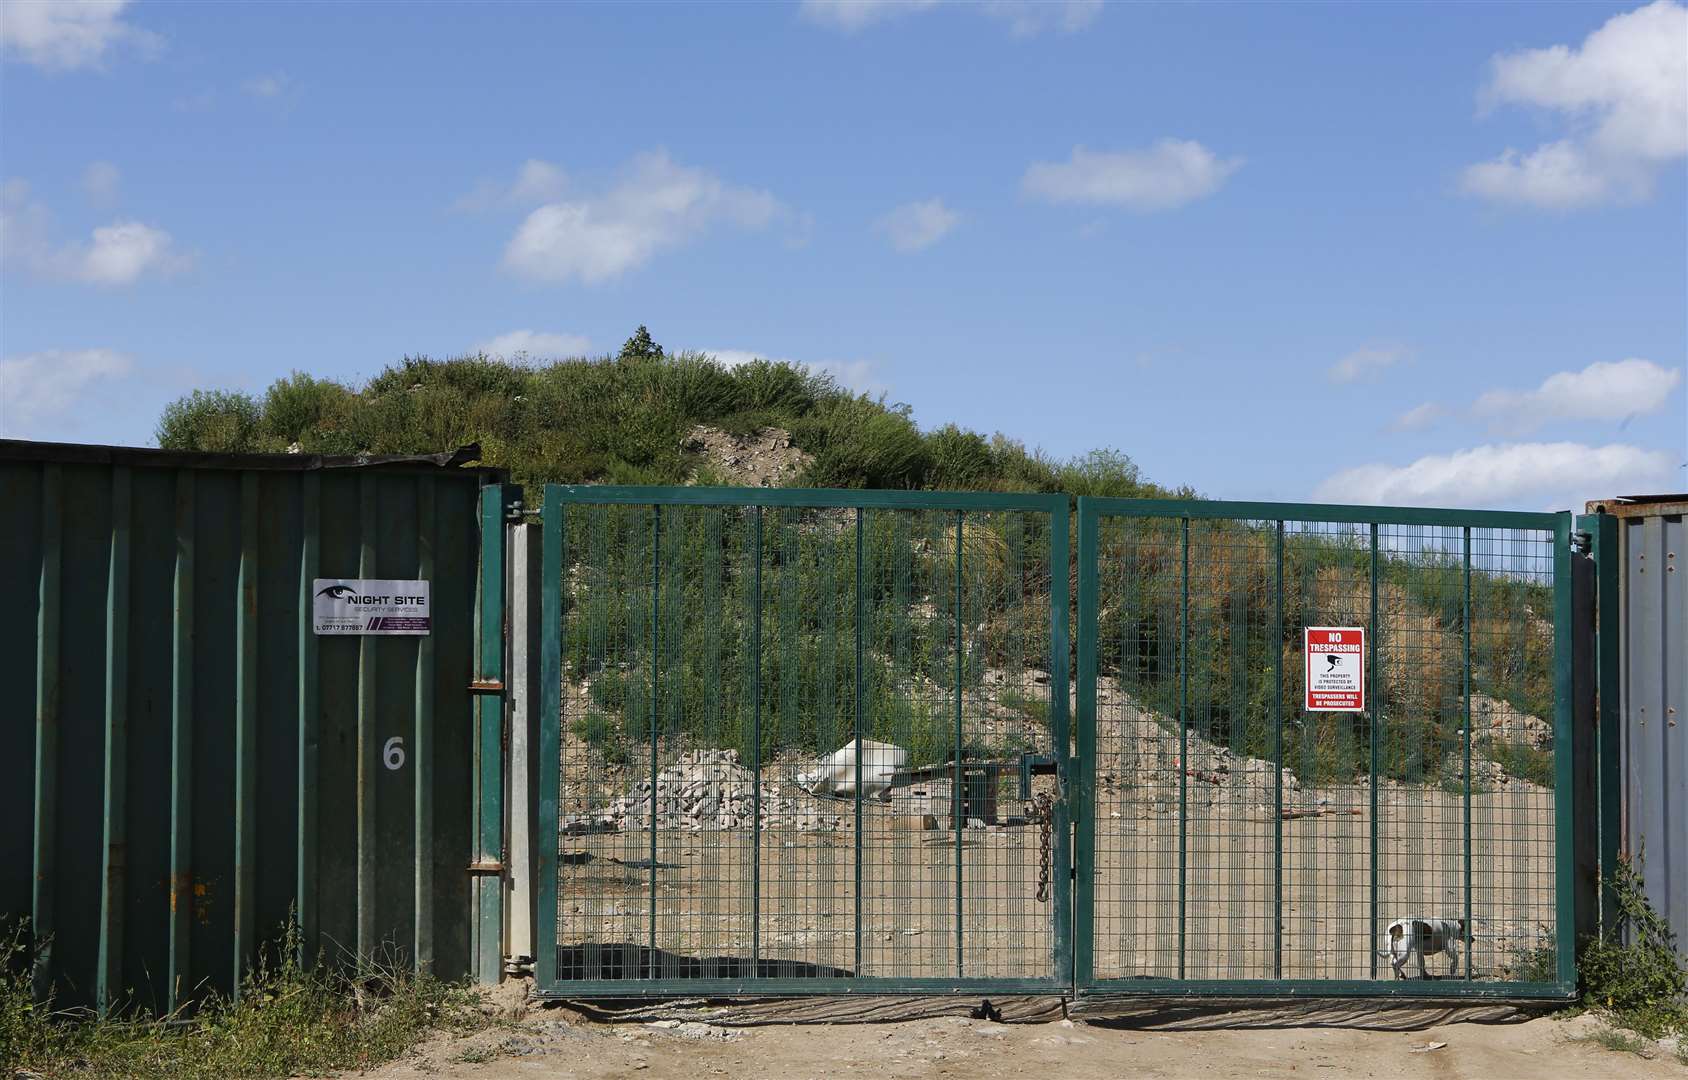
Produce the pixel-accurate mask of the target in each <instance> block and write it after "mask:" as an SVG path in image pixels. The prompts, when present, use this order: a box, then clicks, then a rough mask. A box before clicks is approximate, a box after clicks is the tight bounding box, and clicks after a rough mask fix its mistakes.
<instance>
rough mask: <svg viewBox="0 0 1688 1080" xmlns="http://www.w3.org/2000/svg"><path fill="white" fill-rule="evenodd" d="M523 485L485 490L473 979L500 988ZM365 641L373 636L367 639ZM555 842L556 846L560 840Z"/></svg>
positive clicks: (478, 663) (477, 710) (477, 691)
mask: <svg viewBox="0 0 1688 1080" xmlns="http://www.w3.org/2000/svg"><path fill="white" fill-rule="evenodd" d="M520 490H521V489H520V488H515V487H508V488H507V487H505V486H504V485H500V484H489V485H487V486H486V487H483V488H482V489H481V500H480V519H481V520H480V525H481V536H480V546H481V579H480V590H479V591H480V627H479V638H478V640H479V650H478V655H477V657H476V664H475V667H476V670H477V672H478V678H477V679H476V680H475V687H474V689H475V760H474V766H475V767H474V776H475V783H474V789H475V819H474V820H475V863H474V866H473V867H472V868H471V870H472V872H473V874H474V906H475V913H476V915H475V927H474V939H473V940H474V950H473V952H474V957H473V964H474V970H475V978H476V979H477V980H478V981H480V982H482V983H496V982H498V980H499V977H500V976H501V975H502V974H503V967H504V958H503V956H502V955H501V954H502V952H503V944H504V882H503V875H504V674H505V673H504V608H505V596H504V588H505V586H504V556H505V552H504V519H505V510H506V507H507V506H508V505H509V503H510V502H511V501H513V500H514V499H516V498H519V495H518V494H517V493H518V492H520ZM362 640H364V641H369V640H371V639H370V638H367V637H366V638H364V639H362ZM555 842H556V841H555V840H552V841H551V843H553V844H554V843H555Z"/></svg>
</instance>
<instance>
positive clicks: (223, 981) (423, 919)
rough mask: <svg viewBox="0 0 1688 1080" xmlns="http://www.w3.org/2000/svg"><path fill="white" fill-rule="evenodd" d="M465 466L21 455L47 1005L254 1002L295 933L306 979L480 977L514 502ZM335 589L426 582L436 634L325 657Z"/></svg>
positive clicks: (1, 620) (19, 756) (27, 679)
mask: <svg viewBox="0 0 1688 1080" xmlns="http://www.w3.org/2000/svg"><path fill="white" fill-rule="evenodd" d="M465 459H466V460H474V455H473V454H472V453H471V452H466V451H460V452H459V453H457V454H455V455H438V456H434V457H413V458H388V459H362V460H359V459H349V458H323V457H317V456H313V455H238V456H219V455H203V454H179V453H170V452H164V451H154V450H132V449H117V448H108V447H91V446H71V445H60V444H48V443H29V442H15V441H0V521H3V522H4V527H3V528H0V605H3V609H0V688H3V690H0V694H3V697H0V700H3V701H4V718H3V721H0V762H3V763H4V768H5V769H6V770H7V776H6V782H5V783H4V784H0V814H3V820H4V821H5V823H6V824H5V827H4V828H3V829H0V845H3V849H0V867H3V870H0V917H4V918H6V919H8V920H11V921H16V920H18V919H19V918H20V917H27V918H28V919H29V920H30V922H31V924H32V927H33V931H34V934H35V936H36V939H37V941H38V942H43V943H44V946H43V951H42V953H41V956H40V958H39V961H38V963H37V966H36V971H35V978H36V990H37V993H39V994H44V993H46V992H48V991H49V990H51V991H52V992H53V994H54V996H55V1000H56V1002H57V1003H59V1004H61V1005H68V1004H88V1005H94V1006H97V1007H102V1008H120V1007H126V1006H133V1007H136V1008H140V1009H143V1010H150V1011H160V1012H162V1011H168V1010H171V1009H174V1008H176V1007H177V1006H178V1005H180V1004H183V1003H185V1002H189V1001H191V1000H193V999H194V998H195V997H197V996H200V995H203V994H204V993H206V992H208V991H210V990H215V991H218V992H222V993H231V992H237V989H238V985H239V980H240V977H241V975H242V974H243V973H244V971H245V970H246V969H247V968H248V967H249V966H250V965H251V964H252V963H253V962H254V960H255V959H256V958H257V956H258V955H259V950H260V949H261V948H262V947H263V946H264V944H265V943H266V942H273V941H275V940H276V938H277V936H278V934H279V933H280V931H281V930H282V928H283V927H284V925H285V923H286V922H287V920H288V919H289V917H290V915H293V916H296V918H297V919H298V922H299V925H300V928H301V930H302V932H303V940H304V946H305V949H306V951H307V953H308V954H309V955H310V956H311V957H316V956H322V957H325V958H327V959H328V960H330V961H332V962H351V961H352V960H353V959H355V958H356V957H358V956H366V957H367V956H379V957H381V958H383V959H384V960H386V961H389V962H398V963H401V964H404V965H406V966H414V967H416V968H418V969H431V970H433V971H435V972H437V973H439V974H441V975H445V976H457V975H461V974H464V973H466V972H468V971H470V970H471V968H472V967H475V966H476V965H474V964H473V963H472V960H471V955H472V952H473V950H474V949H475V948H476V947H477V944H478V943H477V941H476V940H475V938H474V936H473V928H475V927H476V926H477V924H482V925H483V927H485V928H490V929H492V930H494V931H495V930H496V929H497V927H498V925H499V923H498V919H497V916H496V912H490V911H489V912H487V913H486V914H487V916H488V918H487V919H485V920H482V919H479V918H478V917H477V913H476V910H475V900H474V899H473V897H474V894H475V891H476V890H475V889H474V888H473V887H472V886H473V882H472V880H471V869H470V868H471V864H476V865H478V866H480V867H481V868H482V872H483V873H484V872H488V871H493V872H496V869H497V863H498V852H497V851H496V850H493V851H491V852H484V851H481V850H480V845H477V844H476V836H477V833H478V832H481V831H486V832H488V835H496V834H495V833H492V832H490V830H481V829H480V823H478V822H476V821H475V820H474V814H475V803H474V801H473V799H474V794H475V791H476V785H475V778H474V777H475V771H476V769H477V768H478V767H479V765H480V764H481V762H480V758H481V756H482V752H483V751H490V753H491V755H492V757H493V758H494V759H496V756H497V751H498V739H497V732H496V731H493V732H491V733H490V734H491V736H492V737H491V738H490V739H482V738H477V732H476V715H475V702H474V696H473V693H472V691H471V682H472V681H474V680H475V679H476V670H475V666H476V665H475V659H476V656H477V651H476V646H477V619H476V614H477V611H478V610H479V598H478V587H477V582H478V575H477V567H478V565H479V560H480V553H481V549H482V543H481V537H482V528H483V518H484V519H485V520H486V523H487V526H488V527H489V528H490V529H491V530H492V532H491V535H492V536H493V537H494V538H495V544H494V547H495V549H497V548H498V545H497V541H496V538H497V537H498V536H499V535H500V533H499V531H498V530H500V529H501V528H502V523H501V522H500V521H499V520H497V519H498V518H499V517H501V516H502V510H503V507H502V505H501V502H500V499H501V498H502V492H503V491H504V490H506V489H493V491H492V492H489V493H488V494H493V495H494V498H492V499H487V500H483V499H482V497H481V489H482V487H483V486H485V485H487V484H489V483H492V482H495V481H497V480H500V479H502V475H501V474H499V473H496V472H493V471H491V470H484V469H473V468H463V467H461V464H462V462H463V461H464V460H465ZM483 503H484V504H485V505H486V506H487V507H488V508H489V512H488V513H486V514H483V512H482V506H483ZM500 550H501V549H500ZM497 561H500V562H501V560H497ZM495 569H496V567H495ZM328 577H345V578H393V579H422V580H426V581H428V582H429V584H430V592H431V597H430V600H431V603H430V607H431V618H432V628H431V632H430V633H429V634H428V635H427V636H407V637H398V636H390V637H389V636H343V637H328V636H322V637H319V636H317V635H316V634H315V633H314V632H313V628H312V622H311V604H312V592H311V588H312V581H313V580H314V579H316V578H328ZM492 580H494V581H497V580H499V579H497V578H496V577H494V578H492ZM502 602H503V601H502V595H501V588H498V589H496V591H495V595H494V597H493V598H492V599H491V601H490V602H489V604H488V610H487V614H488V615H491V616H493V621H492V625H493V626H495V627H497V626H498V624H499V621H500V620H501V617H502ZM495 652H496V650H495ZM489 715H492V716H494V717H496V712H495V711H489ZM488 764H489V765H490V766H491V767H492V768H493V769H496V761H495V760H494V761H492V762H489V763H488ZM488 855H490V856H491V858H488V857H487V856H488ZM486 891H487V892H488V894H489V895H496V890H486ZM488 944H490V946H491V950H490V955H492V956H493V958H494V963H495V962H496V935H495V937H494V940H493V941H492V942H490V943H488ZM494 970H496V969H494Z"/></svg>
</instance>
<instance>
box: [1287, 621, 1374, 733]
mask: <svg viewBox="0 0 1688 1080" xmlns="http://www.w3.org/2000/svg"><path fill="white" fill-rule="evenodd" d="M1302 648H1303V651H1304V652H1305V654H1306V656H1307V705H1306V708H1307V711H1308V712H1365V710H1366V631H1365V629H1364V628H1363V627H1358V626H1309V627H1307V628H1306V629H1305V630H1304V631H1303V638H1302Z"/></svg>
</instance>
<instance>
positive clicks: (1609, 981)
mask: <svg viewBox="0 0 1688 1080" xmlns="http://www.w3.org/2000/svg"><path fill="white" fill-rule="evenodd" d="M1610 885H1611V891H1610V893H1609V895H1613V896H1615V897H1616V899H1617V917H1616V919H1614V920H1613V921H1612V923H1611V925H1609V926H1607V927H1606V928H1605V932H1604V933H1603V934H1601V935H1600V936H1599V937H1597V938H1594V939H1592V940H1590V941H1588V942H1586V943H1585V944H1584V946H1583V953H1582V958H1581V961H1580V968H1581V972H1582V978H1583V1001H1584V1003H1585V1004H1587V1005H1589V1006H1590V1007H1592V1008H1596V1009H1601V1010H1604V1011H1606V1012H1608V1013H1610V1014H1611V1017H1612V1019H1613V1020H1614V1021H1615V1022H1616V1023H1618V1024H1620V1025H1622V1026H1623V1027H1626V1028H1630V1029H1632V1030H1634V1031H1637V1032H1639V1033H1641V1034H1642V1035H1645V1036H1647V1037H1648V1038H1653V1039H1657V1038H1662V1037H1664V1036H1666V1035H1670V1034H1679V1035H1684V1036H1688V1002H1685V1001H1684V995H1688V966H1685V964H1684V960H1683V957H1682V955H1681V954H1680V953H1679V952H1678V951H1677V947H1676V935H1675V934H1674V933H1673V932H1672V931H1671V928H1670V924H1669V923H1668V922H1666V921H1665V918H1664V916H1663V915H1661V914H1659V913H1658V912H1657V911H1655V910H1654V909H1653V906H1652V905H1651V904H1649V903H1648V902H1647V895H1646V893H1645V891H1644V890H1643V885H1642V879H1641V875H1640V874H1639V873H1637V872H1636V871H1635V868H1634V867H1632V866H1631V865H1630V864H1629V863H1628V862H1627V861H1620V862H1619V863H1618V866H1617V872H1616V874H1615V875H1614V876H1613V880H1612V881H1611V882H1610ZM1626 938H1627V941H1626Z"/></svg>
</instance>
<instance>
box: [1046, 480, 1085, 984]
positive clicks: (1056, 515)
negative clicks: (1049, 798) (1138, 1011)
mask: <svg viewBox="0 0 1688 1080" xmlns="http://www.w3.org/2000/svg"><path fill="white" fill-rule="evenodd" d="M1069 513H1070V510H1069V508H1068V504H1067V497H1066V496H1065V495H1060V496H1057V497H1056V499H1055V500H1054V504H1053V505H1051V506H1050V508H1049V624H1050V625H1049V693H1050V696H1051V698H1052V700H1051V701H1050V719H1051V721H1052V723H1051V725H1050V732H1049V734H1050V747H1049V749H1050V752H1051V753H1053V754H1054V755H1055V804H1054V808H1053V810H1052V812H1053V814H1054V815H1055V820H1054V821H1053V822H1051V831H1052V832H1053V833H1054V840H1055V844H1054V848H1055V850H1054V853H1053V854H1054V866H1053V867H1051V870H1052V875H1051V876H1052V877H1053V879H1054V880H1053V881H1052V882H1051V884H1052V886H1053V888H1054V904H1053V906H1054V908H1055V935H1054V942H1053V944H1054V946H1055V978H1056V981H1057V982H1058V983H1060V984H1061V985H1062V986H1072V985H1073V962H1074V953H1073V903H1072V900H1073V898H1072V885H1073V860H1072V832H1071V829H1072V824H1071V822H1072V812H1071V810H1070V809H1069V799H1071V798H1072V796H1071V795H1070V793H1069V783H1070V781H1069V777H1068V775H1067V774H1068V771H1069V769H1070V768H1071V762H1070V761H1069V758H1068V754H1067V751H1068V749H1069V747H1070V736H1069V732H1070V730H1071V723H1072V721H1071V717H1070V716H1069V712H1070V710H1071V702H1070V699H1069V698H1068V696H1067V691H1068V686H1067V684H1068V677H1067V658H1068V655H1069V651H1068V649H1069V645H1068V641H1069V635H1070V632H1071V628H1070V626H1069V625H1068V619H1069V614H1068V609H1067V592H1068V589H1069V587H1070V586H1069V577H1068V567H1069V561H1070V560H1071V558H1072V549H1071V547H1070V541H1069V538H1068V533H1069V531H1070V529H1071V527H1072V526H1071V522H1070V521H1069V518H1068V515H1069ZM1080 802H1081V804H1082V799H1081V800H1080ZM1087 816H1088V815H1087Z"/></svg>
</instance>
